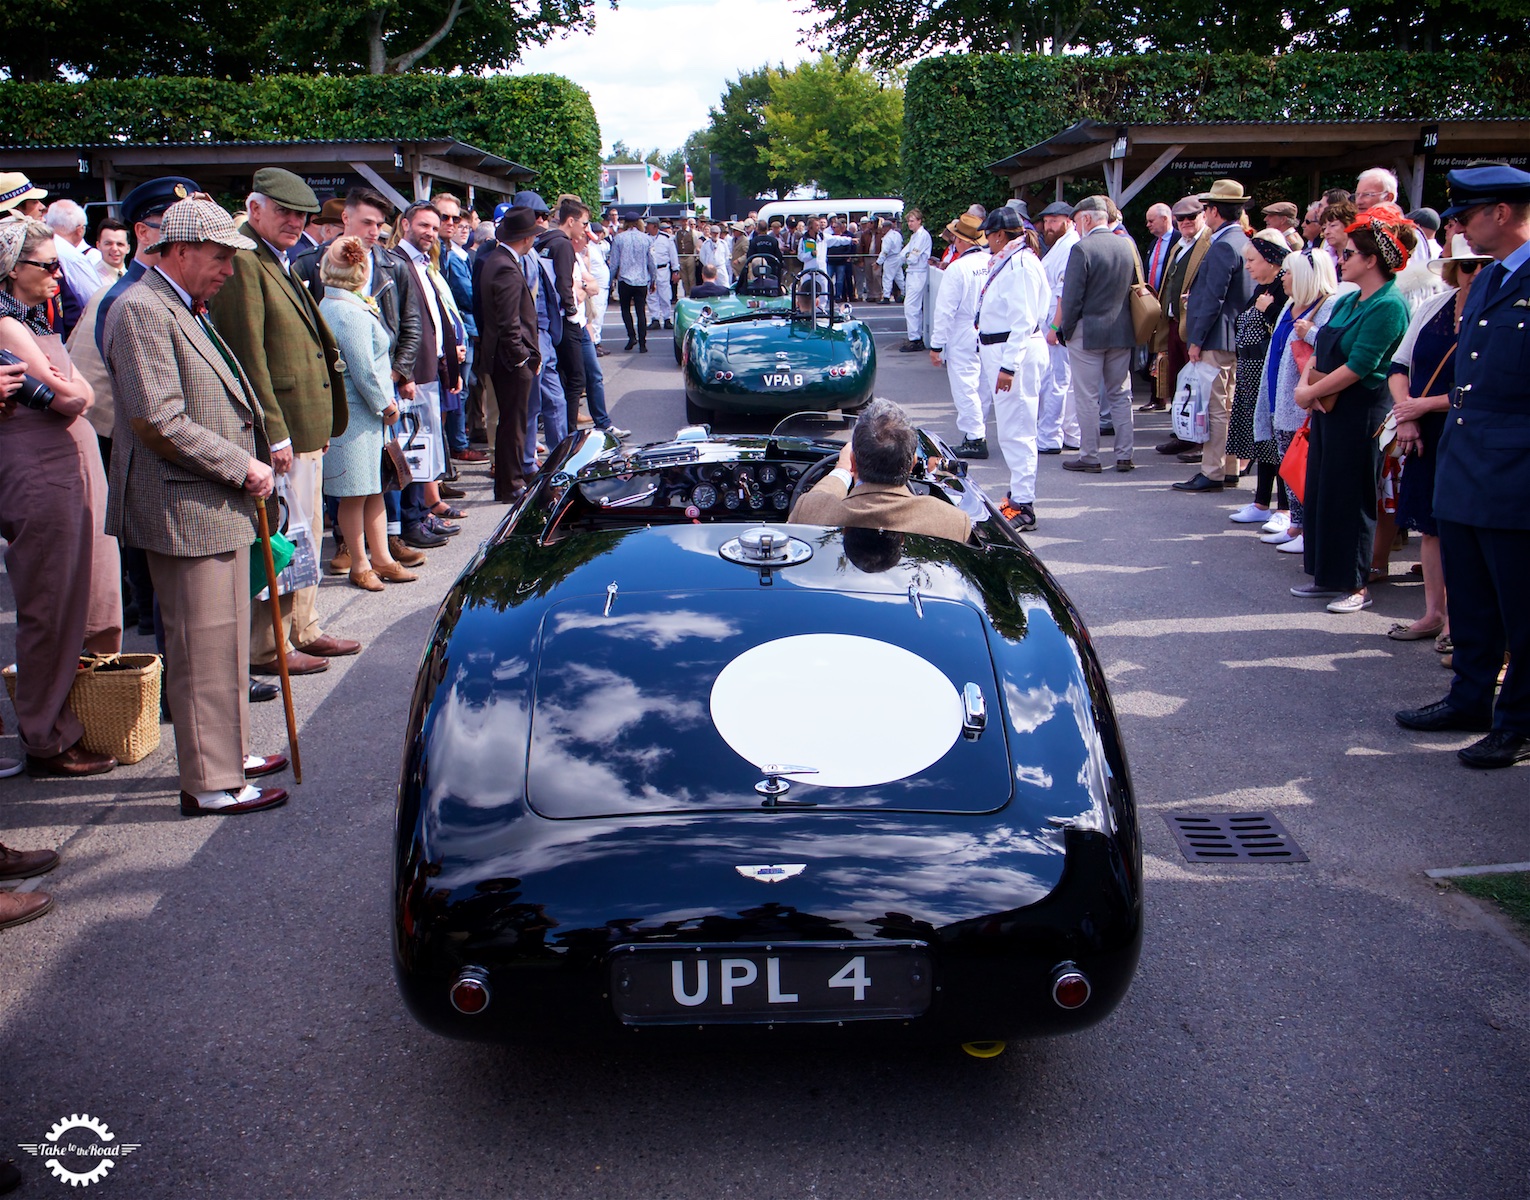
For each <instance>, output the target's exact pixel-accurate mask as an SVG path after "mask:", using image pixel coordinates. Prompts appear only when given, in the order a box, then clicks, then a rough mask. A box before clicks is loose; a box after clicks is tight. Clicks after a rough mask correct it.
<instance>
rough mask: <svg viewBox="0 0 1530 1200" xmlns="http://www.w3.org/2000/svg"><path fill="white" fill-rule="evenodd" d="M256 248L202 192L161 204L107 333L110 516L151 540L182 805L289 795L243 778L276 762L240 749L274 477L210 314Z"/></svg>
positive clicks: (250, 403)
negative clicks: (256, 584)
mask: <svg viewBox="0 0 1530 1200" xmlns="http://www.w3.org/2000/svg"><path fill="white" fill-rule="evenodd" d="M254 248H255V243H254V242H252V241H251V240H250V239H249V238H246V237H243V236H241V235H240V234H239V233H237V232H236V231H235V229H234V223H233V221H232V220H231V219H230V217H229V215H228V214H227V213H226V212H224V211H223V210H222V209H221V208H219V207H218V206H217V205H216V204H214V203H212V202H211V201H208V200H195V199H191V200H182V201H180V203H178V204H174V205H171V206H170V208H168V209H166V210H165V213H164V216H163V218H162V224H161V226H160V240H159V242H158V243H157V244H155V245H154V246H151V247H149V249H150V250H151V251H152V252H154V253H157V254H159V255H160V259H159V262H158V264H157V265H156V266H154V267H153V268H151V269H150V270H148V271H146V272H145V273H144V275H143V278H141V279H140V280H139V281H138V282H137V283H136V284H134V285H133V286H132V287H131V288H130V289H129V290H128V291H127V292H125V293H124V294H123V296H122V297H121V299H119V300H118V301H117V303H116V304H115V305H113V306H112V310H111V312H110V313H109V314H108V316H107V321H106V328H105V330H104V338H103V341H104V348H105V352H106V362H107V367H108V369H109V370H110V372H111V376H112V385H113V392H114V394H115V396H116V402H117V411H116V414H115V426H114V431H113V439H112V448H113V452H112V471H111V490H110V496H109V500H108V505H107V514H106V527H107V532H108V533H111V534H114V535H116V536H117V537H119V538H122V539H124V540H125V541H126V542H127V544H129V545H133V546H139V547H142V548H143V549H144V550H145V551H147V553H148V558H149V571H150V574H151V575H152V576H153V579H154V590H155V592H156V593H157V595H158V596H159V604H160V612H161V615H162V616H163V618H164V623H165V660H166V676H167V684H168V696H169V701H170V714H171V718H172V721H173V723H174V726H175V752H176V760H177V765H178V767H179V770H180V782H181V812H182V813H183V814H184V815H186V816H202V815H221V816H230V815H235V814H240V813H249V812H258V811H259V810H261V809H264V808H275V807H276V806H278V805H281V804H285V803H286V801H287V793H286V791H285V790H283V789H281V788H268V787H260V786H258V785H256V784H252V783H250V782H249V781H250V780H251V779H255V778H258V777H260V776H264V775H269V774H272V773H274V772H276V771H280V770H283V769H284V768H285V767H286V766H287V759H286V757H285V756H283V755H279V754H274V755H268V756H266V757H260V756H256V755H251V754H249V753H248V744H249V732H250V711H249V691H248V685H247V682H246V681H247V680H248V678H249V667H250V544H251V542H252V541H253V540H254V538H255V527H256V520H255V518H256V508H257V506H258V505H259V504H260V502H261V501H262V499H263V498H264V497H266V496H269V495H270V494H271V490H272V486H273V480H274V478H275V477H274V475H273V473H272V470H271V466H270V455H271V452H270V443H269V441H268V439H267V436H266V431H265V420H264V417H263V415H262V412H261V408H260V404H259V402H258V401H257V400H256V398H255V393H254V391H253V390H252V388H251V386H250V381H249V379H248V378H247V377H246V376H245V374H244V372H243V371H242V370H240V368H239V363H238V361H237V360H236V359H235V357H234V354H233V352H232V351H231V350H230V349H229V348H228V347H227V346H226V345H225V344H224V343H223V341H222V340H221V339H220V338H219V337H218V335H217V333H216V332H215V331H214V330H213V327H212V325H211V324H210V323H209V322H208V320H207V316H206V304H207V300H208V298H209V297H210V296H212V295H213V294H214V293H216V292H217V290H218V289H219V288H220V287H222V286H223V284H224V282H225V281H226V280H227V279H228V278H229V276H230V275H231V274H232V273H233V259H234V253H235V251H236V250H253V249H254ZM282 682H283V684H286V682H287V680H286V679H285V677H284V678H283V680H282Z"/></svg>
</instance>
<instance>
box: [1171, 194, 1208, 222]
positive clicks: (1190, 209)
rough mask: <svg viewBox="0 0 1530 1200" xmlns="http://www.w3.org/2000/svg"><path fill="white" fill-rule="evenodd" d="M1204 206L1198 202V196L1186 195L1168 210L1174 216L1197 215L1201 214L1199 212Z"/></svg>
mask: <svg viewBox="0 0 1530 1200" xmlns="http://www.w3.org/2000/svg"><path fill="white" fill-rule="evenodd" d="M1205 207H1206V206H1205V205H1204V204H1202V203H1201V202H1200V200H1199V198H1197V197H1195V196H1186V197H1185V198H1184V199H1183V200H1181V201H1180V202H1179V203H1178V204H1176V205H1175V206H1174V207H1173V208H1171V209H1170V210H1169V211H1170V212H1171V213H1173V214H1174V215H1175V216H1176V217H1198V216H1200V215H1201V212H1202V211H1203V210H1204V209H1205Z"/></svg>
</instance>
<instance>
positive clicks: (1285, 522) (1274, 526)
mask: <svg viewBox="0 0 1530 1200" xmlns="http://www.w3.org/2000/svg"><path fill="white" fill-rule="evenodd" d="M1290 527H1291V514H1290V513H1288V512H1286V511H1285V510H1284V509H1279V508H1278V509H1276V510H1275V511H1274V512H1272V513H1271V514H1270V519H1269V520H1268V521H1266V522H1265V523H1264V524H1263V525H1261V526H1260V528H1261V529H1263V530H1264V532H1265V533H1284V532H1285V531H1286V530H1287V529H1289V528H1290Z"/></svg>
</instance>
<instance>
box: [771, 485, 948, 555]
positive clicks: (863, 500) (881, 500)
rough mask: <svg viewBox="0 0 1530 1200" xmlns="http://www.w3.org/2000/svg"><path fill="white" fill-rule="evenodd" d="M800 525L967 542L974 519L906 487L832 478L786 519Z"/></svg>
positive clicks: (799, 501) (801, 500) (803, 498)
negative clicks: (888, 531)
mask: <svg viewBox="0 0 1530 1200" xmlns="http://www.w3.org/2000/svg"><path fill="white" fill-rule="evenodd" d="M786 519H787V520H788V521H792V522H794V523H796V524H800V525H835V526H838V525H842V526H844V527H845V528H847V529H891V530H896V531H898V532H900V533H922V534H926V535H928V536H930V537H942V538H948V539H949V540H951V541H953V542H965V541H966V540H967V538H968V536H969V535H970V534H971V533H972V520H971V518H970V517H968V516H967V514H966V513H964V512H962V510H961V509H959V508H957V507H956V506H955V505H951V504H947V503H946V502H945V501H943V500H937V499H935V497H933V496H916V495H914V494H913V493H912V492H910V491H909V490H908V486H907V485H906V484H901V483H860V482H858V483H856V485H855V486H854V487H853V488H851V489H849V491H848V493H847V491H846V489H845V481H844V480H843V479H841V478H839V477H838V476H835V475H828V476H826V477H825V478H824V479H823V480H822V481H820V482H819V483H817V484H815V485H814V486H813V489H812V491H810V492H808V493H807V494H806V495H805V496H803V497H802V498H801V499H800V500H798V501H797V504H796V507H794V508H793V509H792V511H791V514H790V515H789V516H788V517H787V518H786Z"/></svg>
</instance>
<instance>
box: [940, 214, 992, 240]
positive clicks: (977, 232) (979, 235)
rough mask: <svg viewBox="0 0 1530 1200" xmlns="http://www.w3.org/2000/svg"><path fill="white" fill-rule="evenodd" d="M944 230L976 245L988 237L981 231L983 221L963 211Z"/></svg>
mask: <svg viewBox="0 0 1530 1200" xmlns="http://www.w3.org/2000/svg"><path fill="white" fill-rule="evenodd" d="M946 232H947V233H948V234H952V235H954V236H956V237H959V238H965V239H966V240H967V241H969V242H976V243H977V244H978V245H980V246H981V245H982V244H983V243H985V242H986V241H987V240H988V238H987V236H986V235H985V234H984V233H983V223H982V222H981V221H979V220H978V219H977V218H976V217H974V216H973V215H972V214H971V213H970V212H966V213H963V214H962V215H961V216H959V217H957V218H956V220H954V221H952V222H951V223H950V224H949V225H947V226H946Z"/></svg>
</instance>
